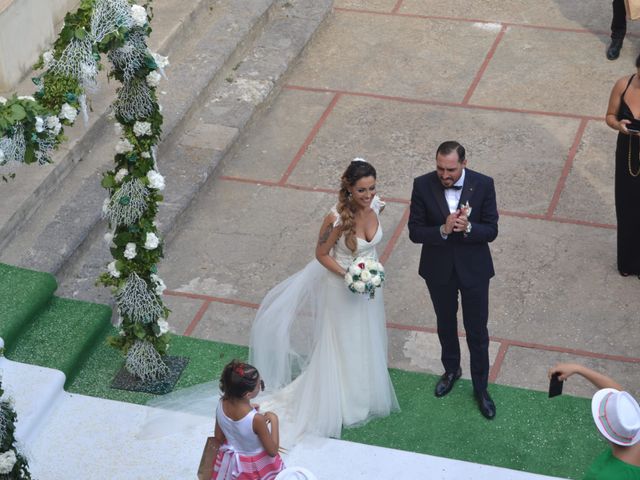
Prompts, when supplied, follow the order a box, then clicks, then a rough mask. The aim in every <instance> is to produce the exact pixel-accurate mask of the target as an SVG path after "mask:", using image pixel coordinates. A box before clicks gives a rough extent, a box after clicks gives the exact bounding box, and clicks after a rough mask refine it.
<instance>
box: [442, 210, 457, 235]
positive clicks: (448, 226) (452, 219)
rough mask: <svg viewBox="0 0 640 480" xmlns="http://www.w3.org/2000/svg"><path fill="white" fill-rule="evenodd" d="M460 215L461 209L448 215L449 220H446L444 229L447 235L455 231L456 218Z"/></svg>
mask: <svg viewBox="0 0 640 480" xmlns="http://www.w3.org/2000/svg"><path fill="white" fill-rule="evenodd" d="M459 216H460V209H458V210H456V211H455V212H453V213H451V214H449V216H448V217H447V220H446V221H445V224H444V228H443V229H442V230H443V233H444V234H445V235H451V234H452V233H453V232H454V231H455V224H456V220H458V217H459Z"/></svg>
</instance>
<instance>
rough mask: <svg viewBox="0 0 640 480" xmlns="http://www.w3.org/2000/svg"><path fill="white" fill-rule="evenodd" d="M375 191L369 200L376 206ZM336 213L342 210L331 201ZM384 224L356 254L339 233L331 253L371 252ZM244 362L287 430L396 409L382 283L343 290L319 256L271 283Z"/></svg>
mask: <svg viewBox="0 0 640 480" xmlns="http://www.w3.org/2000/svg"><path fill="white" fill-rule="evenodd" d="M382 206H384V204H383V203H382V202H381V201H380V199H379V198H378V197H377V196H376V197H375V198H374V200H373V202H372V205H371V207H372V208H373V210H374V211H375V212H376V214H379V213H380V209H381V207H382ZM332 212H333V214H334V216H335V217H336V221H335V223H334V225H335V226H338V225H339V224H340V218H339V215H338V214H337V211H336V210H335V207H334V208H333V209H332ZM381 240H382V227H381V225H380V222H379V221H378V229H377V231H376V233H375V235H374V237H373V238H372V239H371V241H367V240H365V239H362V238H358V239H357V242H358V248H357V251H356V252H355V254H354V253H353V252H351V250H349V249H348V248H347V247H346V245H345V243H344V237H341V238H340V239H339V240H338V242H337V243H336V245H335V247H334V248H333V250H332V256H333V257H334V258H335V259H336V261H337V262H338V263H339V264H340V265H341V266H342V267H344V268H345V269H346V268H347V267H348V266H349V265H350V264H351V263H352V262H353V260H354V258H355V257H364V258H372V259H375V260H377V259H378V255H377V252H376V246H377V245H378V244H379V243H380V241H381ZM249 363H251V364H252V365H254V366H255V367H256V368H257V369H258V371H259V372H260V375H261V377H262V378H263V380H264V382H265V384H266V386H267V392H268V393H270V395H269V396H268V401H267V402H266V403H264V402H263V403H262V404H261V410H262V411H265V409H268V410H273V411H274V412H275V413H277V414H278V416H279V417H280V418H281V421H282V426H281V428H280V430H281V432H284V437H285V438H292V439H296V438H298V437H299V436H300V435H302V434H306V433H311V434H315V435H320V436H327V437H335V438H339V437H340V433H341V429H342V426H343V425H344V426H354V425H359V424H363V423H365V422H367V421H368V420H369V419H371V418H374V417H380V416H386V415H389V413H390V412H392V411H395V410H399V406H398V401H397V399H396V395H395V392H394V390H393V385H392V384H391V379H390V377H389V373H388V371H387V332H386V321H385V312H384V294H383V289H382V288H379V289H377V290H376V294H375V297H374V298H372V299H370V298H369V296H368V295H362V294H356V293H352V292H351V291H349V289H348V288H347V286H346V284H345V282H344V280H343V279H342V278H340V277H338V276H337V275H335V274H334V273H331V272H329V271H328V270H327V269H326V268H324V267H323V266H322V265H321V264H320V263H319V262H318V261H317V260H313V261H312V262H310V263H309V264H308V265H307V266H306V267H305V268H304V269H302V270H301V271H299V272H297V273H296V274H294V275H293V276H291V277H289V278H288V279H286V280H285V281H283V282H282V283H280V284H279V285H277V286H276V287H274V288H273V289H272V290H271V291H270V292H269V293H268V294H267V295H266V296H265V298H264V300H263V301H262V303H261V305H260V308H259V310H258V313H257V315H256V319H255V322H254V324H253V327H252V330H251V344H250V352H249Z"/></svg>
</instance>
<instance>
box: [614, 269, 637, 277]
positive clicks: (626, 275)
mask: <svg viewBox="0 0 640 480" xmlns="http://www.w3.org/2000/svg"><path fill="white" fill-rule="evenodd" d="M618 273H620V276H621V277H628V276H629V274H628V273H627V272H622V271H620V270H618ZM638 278H640V275H638Z"/></svg>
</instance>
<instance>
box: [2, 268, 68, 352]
mask: <svg viewBox="0 0 640 480" xmlns="http://www.w3.org/2000/svg"><path fill="white" fill-rule="evenodd" d="M56 288H57V285H56V280H55V278H53V276H52V275H49V274H48V273H41V272H34V271H32V270H25V269H23V268H18V267H12V266H9V265H5V264H3V263H0V337H2V338H3V339H4V341H5V344H7V345H10V344H11V343H13V341H14V340H15V339H16V338H17V337H18V336H19V335H20V334H21V333H22V331H23V330H24V328H26V327H27V326H28V324H29V322H30V321H31V320H32V319H33V318H34V317H35V316H36V315H37V314H38V312H39V311H40V310H41V309H43V308H45V307H46V306H47V304H48V303H49V300H50V298H51V296H52V295H53V292H54V291H55V290H56Z"/></svg>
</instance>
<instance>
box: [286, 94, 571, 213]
mask: <svg viewBox="0 0 640 480" xmlns="http://www.w3.org/2000/svg"><path fill="white" fill-rule="evenodd" d="M480 125H482V128H478V126H480ZM578 125H579V122H578V120H575V119H561V118H546V117H542V116H540V115H527V114H522V113H510V112H496V111H485V110H476V109H466V108H456V107H440V106H433V105H423V104H415V103H405V102H397V101H392V100H382V99H377V98H366V97H353V96H344V97H341V98H340V100H339V101H338V103H337V104H336V106H335V108H334V110H333V111H332V113H331V115H330V116H329V117H328V118H327V120H326V122H325V123H324V124H323V125H322V128H321V129H320V131H319V132H318V135H317V136H316V137H315V138H314V141H313V142H312V143H311V145H310V146H309V148H308V149H307V151H306V153H305V155H304V156H303V157H302V159H301V160H300V162H299V163H298V165H297V166H296V169H295V170H294V172H293V174H292V175H291V177H290V182H291V183H294V184H298V185H307V186H313V187H316V186H317V187H323V188H335V183H336V172H339V171H341V169H342V168H343V165H345V164H346V162H347V161H348V159H350V158H353V157H356V156H361V157H364V158H367V159H368V160H369V161H370V162H371V163H372V164H373V165H374V166H376V168H377V169H378V171H379V175H380V179H379V190H380V192H381V193H382V194H383V195H388V196H391V197H396V198H403V199H406V200H409V199H410V198H411V188H412V185H413V178H414V177H416V176H418V175H420V174H422V173H427V172H429V171H431V170H433V169H434V165H435V154H434V152H435V151H436V148H437V147H438V145H439V144H440V143H441V142H442V141H443V140H444V139H452V138H464V144H465V145H466V146H467V150H468V166H469V168H471V169H476V170H478V171H481V172H483V173H485V174H487V175H491V176H493V177H494V178H495V180H496V192H497V196H498V204H499V207H500V208H501V209H504V210H510V211H517V212H523V213H532V214H544V213H546V211H547V208H548V206H549V202H550V201H551V198H552V197H553V194H554V190H555V188H556V185H557V182H558V177H559V176H560V174H561V173H562V169H563V168H564V164H565V160H566V158H567V155H568V153H569V150H570V148H571V145H572V143H573V141H574V138H575V135H576V131H577V129H578Z"/></svg>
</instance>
